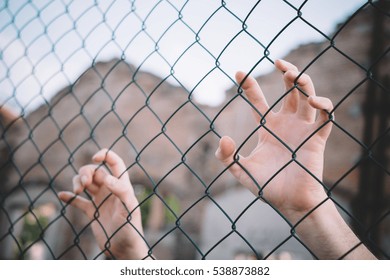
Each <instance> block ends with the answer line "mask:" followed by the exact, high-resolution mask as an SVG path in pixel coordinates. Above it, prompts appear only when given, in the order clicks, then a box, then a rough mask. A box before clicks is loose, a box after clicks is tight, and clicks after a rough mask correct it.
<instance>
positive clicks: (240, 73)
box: [235, 71, 247, 84]
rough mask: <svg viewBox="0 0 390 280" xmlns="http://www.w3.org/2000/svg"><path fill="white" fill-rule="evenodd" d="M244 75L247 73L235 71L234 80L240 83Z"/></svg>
mask: <svg viewBox="0 0 390 280" xmlns="http://www.w3.org/2000/svg"><path fill="white" fill-rule="evenodd" d="M246 75H247V74H246V73H245V72H243V71H237V73H236V76H235V78H236V82H237V83H239V84H240V83H241V82H242V80H243V79H244V78H245V76H246Z"/></svg>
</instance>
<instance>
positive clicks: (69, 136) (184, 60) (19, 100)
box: [0, 0, 390, 259]
mask: <svg viewBox="0 0 390 280" xmlns="http://www.w3.org/2000/svg"><path fill="white" fill-rule="evenodd" d="M145 2H147V3H143V1H142V3H141V1H135V0H132V1H130V0H129V1H102V3H100V4H98V3H97V2H96V1H65V0H63V1H44V0H42V1H35V0H33V1H2V2H1V4H0V48H1V49H0V57H1V60H0V91H1V96H0V133H1V142H0V152H1V158H0V258H1V259H15V258H17V259H18V258H19V259H37V258H38V259H39V258H44V259H101V258H105V256H109V257H112V258H115V256H114V255H113V254H111V252H110V246H111V244H110V239H111V238H112V236H114V235H115V233H116V232H117V231H119V230H120V229H121V228H122V227H124V226H126V225H128V224H130V225H132V226H133V224H132V220H131V216H132V212H131V211H129V216H128V221H127V222H126V223H124V224H123V225H122V226H121V227H119V228H118V229H117V231H115V232H114V233H113V234H112V235H109V234H107V239H108V241H107V242H106V245H105V248H104V249H103V250H101V249H99V248H98V247H97V245H96V244H95V242H94V239H93V237H92V231H91V224H92V222H93V221H89V220H87V219H86V218H85V217H84V216H83V215H82V214H80V211H78V210H76V209H73V208H72V207H71V206H69V205H68V204H66V205H65V204H64V203H63V202H61V201H60V199H59V198H58V195H57V194H58V192H59V191H61V190H72V178H73V176H75V175H76V174H77V173H78V170H79V168H80V167H81V166H83V165H85V164H88V163H89V162H90V160H91V156H92V155H93V154H94V153H95V152H97V151H98V150H99V149H102V148H108V149H111V150H113V151H115V152H117V153H118V154H119V155H121V156H122V157H123V159H124V161H125V163H126V166H127V172H129V174H130V177H131V179H132V182H133V185H134V188H135V191H136V195H137V197H138V200H139V206H138V207H139V208H140V209H141V212H142V214H143V225H144V227H145V237H142V238H145V242H146V243H147V244H148V246H149V252H148V255H147V256H144V257H145V258H147V257H153V258H154V257H157V258H163V259H164V258H166V259H214V258H219V259H220V258H256V259H272V258H280V259H282V258H297V259H311V258H317V256H316V255H315V253H313V252H312V251H311V249H310V248H309V247H308V246H307V245H306V244H305V243H304V242H302V241H301V239H300V238H299V236H298V235H297V234H296V232H295V227H296V226H297V225H293V224H290V223H289V221H288V220H287V219H286V218H285V217H284V216H283V215H282V214H281V213H280V212H279V211H278V210H277V209H275V208H273V207H272V206H270V205H267V201H266V200H265V198H264V197H262V195H261V191H260V193H259V196H258V197H254V196H251V194H249V192H247V191H246V190H243V187H241V186H240V185H239V184H238V183H237V182H236V181H235V179H233V177H231V175H229V173H228V168H225V167H223V166H221V164H220V163H219V162H218V161H217V160H216V159H215V157H214V151H215V150H216V148H217V146H218V141H219V139H220V138H221V136H223V135H232V137H234V138H236V140H237V143H239V147H238V152H240V153H241V152H242V153H245V152H246V151H247V149H248V148H250V147H251V146H252V144H253V139H254V135H255V134H256V133H257V132H258V130H260V129H265V130H267V131H268V132H269V133H270V134H271V135H272V136H273V137H275V138H276V139H278V140H279V141H280V142H281V143H282V144H283V145H284V146H285V147H286V149H288V150H289V151H290V152H291V161H289V162H288V163H286V165H285V166H283V167H281V169H280V170H279V171H278V172H277V173H276V174H275V176H277V174H278V173H279V172H281V171H282V170H283V169H284V168H286V167H287V166H288V165H290V164H298V165H299V166H301V168H302V169H303V170H305V171H306V172H308V173H309V174H311V172H310V170H309V169H308V167H306V166H304V165H303V164H302V163H301V162H300V161H299V158H297V157H296V153H297V152H298V151H299V149H300V147H301V146H302V145H304V143H302V144H301V146H300V147H298V148H297V149H295V150H292V149H291V148H289V146H288V144H287V143H284V142H283V141H282V140H281V139H280V138H279V137H278V135H276V134H275V133H274V132H273V131H272V130H270V129H269V128H268V127H267V124H266V120H267V114H268V113H269V112H270V111H268V112H267V113H265V114H264V115H262V114H261V113H260V112H257V113H258V114H259V115H260V118H261V122H260V124H256V123H254V122H251V120H250V117H251V116H250V114H251V111H252V110H253V109H254V110H255V111H256V108H255V107H254V105H253V104H251V103H250V101H249V100H248V99H247V98H246V96H245V95H244V94H243V90H242V89H241V87H240V85H238V84H237V83H236V82H235V79H234V72H235V71H236V70H240V69H239V68H240V67H242V68H241V69H242V70H245V71H246V72H247V73H249V74H251V75H253V76H255V77H257V80H258V81H259V82H260V84H261V86H262V87H263V89H264V92H265V93H269V94H270V95H269V96H267V99H268V100H269V105H270V108H271V109H270V110H278V108H279V107H280V105H281V102H282V99H283V98H284V97H285V96H287V95H288V94H289V93H290V92H291V91H292V89H285V90H281V89H280V88H278V86H279V79H280V73H279V74H278V73H277V72H275V71H273V72H266V71H270V70H268V69H270V68H269V67H270V66H272V64H273V63H274V61H275V59H277V58H278V56H279V55H280V54H281V53H283V52H285V53H287V51H288V54H286V55H283V56H285V57H286V60H290V61H291V62H293V63H294V64H296V65H297V66H299V69H300V70H301V71H302V73H308V74H310V76H311V77H312V78H313V80H314V83H315V85H316V90H317V92H319V95H322V96H326V97H328V98H330V99H331V100H332V102H333V104H334V110H333V112H331V113H334V114H335V116H336V118H335V119H333V118H330V119H329V122H332V123H333V132H332V136H331V139H330V140H329V144H328V147H327V151H326V161H325V174H324V181H323V182H321V184H322V185H323V187H324V188H325V190H326V192H327V194H328V199H329V200H331V201H333V202H334V203H335V204H336V205H337V207H338V210H339V211H340V212H341V214H342V215H343V217H344V218H345V219H346V220H347V221H348V223H349V224H350V225H351V227H352V228H353V229H354V231H355V232H356V233H357V235H358V236H359V238H360V240H361V241H362V243H363V244H365V245H366V246H367V247H369V248H370V250H371V251H372V252H373V253H374V254H375V255H376V256H377V257H378V258H381V259H389V258H390V234H389V232H390V208H389V205H390V204H389V201H390V189H389V186H390V168H389V165H390V163H389V152H390V145H389V143H390V141H389V140H390V139H389V137H390V133H389V131H390V111H389V110H388V108H389V105H390V76H389V69H390V67H389V66H390V64H389V57H390V54H389V53H390V33H389V32H390V1H387V0H379V1H360V4H359V3H358V2H359V1H357V4H355V5H354V8H353V10H352V11H350V14H349V16H348V17H344V18H343V20H342V21H341V22H339V24H338V25H337V27H335V28H334V29H333V30H332V32H329V31H328V30H325V29H324V27H323V25H322V22H321V20H319V18H321V19H323V20H326V19H325V18H326V17H328V16H329V15H332V14H336V12H337V10H338V8H337V7H332V8H331V9H329V15H328V14H326V11H324V12H323V13H324V14H318V10H317V11H316V9H315V8H313V7H315V6H316V5H320V3H319V2H318V1H315V0H306V1H292V0H291V1H285V0H283V1H266V0H263V1H246V2H245V1H244V3H241V4H242V5H241V6H238V5H237V3H234V1H207V2H206V1H192V0H187V1H179V0H160V1H145ZM241 2H242V1H241ZM333 2H334V3H336V1H333ZM333 2H332V3H333ZM338 5H339V4H338ZM340 5H341V4H340ZM270 15H271V16H270ZM275 17H278V18H279V19H278V20H276V19H275ZM270 19H275V20H272V22H271V21H270ZM267 20H268V21H267ZM302 34H311V36H312V37H310V40H311V41H314V43H307V42H308V41H307V40H308V39H307V38H308V37H304V36H301V35H302ZM294 37H296V38H294ZM178 38H179V39H180V40H178ZM301 38H302V39H301ZM293 39H294V40H295V41H294V40H293ZM293 42H298V43H293ZM289 44H295V45H294V48H293V49H291V48H290V49H288V50H287V49H286V50H279V48H280V47H281V46H286V45H289ZM264 69H265V70H266V71H263V70H264ZM220 84H225V85H226V86H225V88H223V89H222V88H220V87H219V86H220ZM61 87H62V88H61ZM295 88H298V89H299V90H300V92H301V93H302V94H304V95H307V94H306V93H305V92H304V91H303V90H302V89H300V88H299V86H297V85H295ZM222 91H226V94H225V96H223V94H222V93H221V94H220V92H222ZM275 93H276V94H275ZM218 94H219V95H218ZM272 94H273V95H272ZM247 112H248V113H247ZM291 129H294V128H291ZM320 129H321V128H319V129H318V130H317V131H315V132H314V133H313V134H312V135H311V136H310V137H312V136H313V135H314V134H316V133H317V132H318V131H319V130H320ZM310 137H309V138H308V139H306V140H305V142H307V141H309V140H310ZM234 164H238V165H240V162H239V161H237V160H236V162H235V163H234ZM241 167H242V168H243V169H244V170H245V168H244V167H243V166H241ZM245 172H247V173H248V175H249V176H250V177H251V174H250V173H249V171H247V170H245ZM275 176H274V177H275ZM311 176H313V177H314V178H316V177H315V176H314V175H313V174H311ZM272 178H273V177H272ZM272 178H271V179H270V180H269V181H268V182H267V183H266V184H265V186H261V187H260V186H259V189H262V188H265V187H266V186H267V184H268V183H269V182H271V181H272ZM316 179H317V180H318V178H316ZM85 195H86V196H88V195H89V194H88V193H87V192H86V193H85ZM106 199H108V198H106ZM103 203H104V201H103ZM103 203H102V204H103ZM102 204H100V205H95V207H96V209H97V210H99V209H100V207H102ZM319 206H320V205H318V206H317V207H319ZM314 210H315V209H313V210H312V211H311V212H309V213H308V214H307V215H306V216H305V217H304V218H303V219H306V218H307V217H308V216H310V215H311V214H312V212H313V211H314ZM98 215H99V214H98V211H96V213H95V219H94V221H99V220H98ZM100 226H101V225H100ZM101 227H102V226H101ZM102 229H103V230H105V229H104V227H103V228H102ZM140 235H141V234H140ZM141 236H142V235H141ZM359 245H360V244H357V245H356V247H357V246H359ZM356 247H354V248H351V250H350V251H353V250H354V249H355V248H356ZM348 253H349V252H346V253H345V255H344V256H346V255H348ZM344 256H340V258H343V257H344Z"/></svg>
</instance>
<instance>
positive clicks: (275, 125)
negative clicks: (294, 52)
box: [216, 60, 374, 259]
mask: <svg viewBox="0 0 390 280" xmlns="http://www.w3.org/2000/svg"><path fill="white" fill-rule="evenodd" d="M275 66H276V67H277V68H278V69H279V70H280V71H281V72H282V73H283V80H284V84H285V88H286V91H285V95H284V98H283V102H282V106H281V109H280V110H279V111H277V112H274V111H273V110H272V108H270V106H269V105H268V104H267V101H266V98H265V96H264V94H263V92H262V90H261V88H260V86H259V85H258V83H257V82H256V80H255V79H254V78H252V77H250V76H247V75H246V74H245V73H242V72H238V73H237V74H236V80H237V83H238V84H240V86H241V87H242V89H243V90H244V91H245V94H246V96H247V98H248V100H249V102H250V103H251V104H252V105H253V114H254V118H255V120H256V122H257V123H258V131H257V136H258V143H257V146H256V147H255V148H254V149H253V151H252V152H251V153H250V154H249V156H247V157H243V156H241V155H239V152H240V151H239V150H237V148H236V144H235V142H234V140H233V139H232V138H230V137H228V136H224V137H222V138H221V140H220V143H219V147H218V150H217V151H216V157H217V158H218V159H219V160H221V161H222V163H223V164H224V165H225V166H226V167H227V168H228V169H229V171H230V172H231V173H232V174H233V176H235V178H236V179H237V180H238V181H239V182H240V183H241V184H242V185H244V186H245V187H246V188H248V189H249V190H250V191H251V192H252V193H253V194H255V195H256V196H259V197H260V198H261V199H262V200H264V201H266V202H267V203H269V204H270V205H271V206H272V207H274V209H277V210H278V211H279V213H280V214H281V215H283V216H284V218H286V219H287V220H288V221H289V223H290V226H291V228H292V234H295V233H297V236H296V237H297V238H301V240H302V241H303V242H304V244H305V245H306V246H307V248H308V249H309V250H310V251H311V252H312V254H313V255H314V256H315V257H317V258H321V259H338V258H345V259H372V258H374V256H373V255H372V254H371V253H370V252H369V251H368V250H367V248H366V247H365V246H364V245H363V244H362V243H361V241H360V240H359V239H358V238H357V237H356V235H355V234H354V233H353V232H352V230H351V229H350V228H349V226H348V225H347V224H346V223H345V221H344V220H343V218H342V217H341V215H340V214H339V212H338V210H337V208H336V206H335V205H334V203H333V201H332V200H331V199H330V198H329V197H328V195H327V193H326V192H325V190H324V185H323V183H322V175H323V169H324V151H325V144H326V141H327V139H328V137H329V135H330V132H331V128H332V121H331V120H332V119H333V116H331V115H330V113H331V112H332V110H333V105H332V102H331V101H330V100H329V99H328V98H324V97H318V96H316V95H315V89H314V85H313V83H312V81H311V79H310V77H309V76H308V75H306V74H303V73H300V72H299V71H298V69H297V67H295V66H294V65H293V64H291V63H289V62H286V61H283V60H277V61H276V62H275Z"/></svg>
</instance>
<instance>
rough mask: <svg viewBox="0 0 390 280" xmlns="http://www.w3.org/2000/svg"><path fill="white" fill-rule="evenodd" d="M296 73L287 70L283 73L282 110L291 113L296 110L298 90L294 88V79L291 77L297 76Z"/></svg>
mask: <svg viewBox="0 0 390 280" xmlns="http://www.w3.org/2000/svg"><path fill="white" fill-rule="evenodd" d="M298 74H299V72H297V71H294V70H288V71H287V72H285V73H284V75H283V81H284V86H285V90H286V92H285V94H286V96H285V97H284V98H283V103H282V108H281V111H282V112H285V113H292V114H293V113H295V112H296V111H297V110H298V104H299V91H298V89H297V88H296V85H295V79H292V77H297V76H298Z"/></svg>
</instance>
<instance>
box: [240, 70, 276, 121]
mask: <svg viewBox="0 0 390 280" xmlns="http://www.w3.org/2000/svg"><path fill="white" fill-rule="evenodd" d="M244 79H245V80H244ZM236 81H237V83H238V84H240V85H241V87H242V89H243V90H244V91H245V94H246V96H247V97H248V100H249V102H251V103H252V105H253V107H254V108H256V110H257V111H258V112H256V110H253V114H254V116H255V120H256V122H260V120H261V118H262V115H264V114H265V113H266V112H267V111H268V110H269V106H268V104H267V100H266V99H265V96H264V94H263V91H262V90H261V88H260V86H259V84H258V83H257V81H256V80H255V79H254V78H253V77H251V76H247V75H246V74H245V73H244V72H237V73H236ZM259 113H260V114H259Z"/></svg>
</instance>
